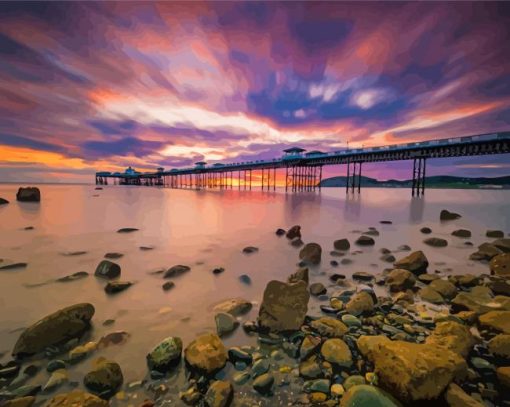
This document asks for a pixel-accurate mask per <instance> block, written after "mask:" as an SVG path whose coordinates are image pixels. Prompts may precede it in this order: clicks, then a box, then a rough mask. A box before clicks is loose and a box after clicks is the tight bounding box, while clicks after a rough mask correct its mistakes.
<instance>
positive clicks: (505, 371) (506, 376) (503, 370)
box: [496, 366, 510, 389]
mask: <svg viewBox="0 0 510 407" xmlns="http://www.w3.org/2000/svg"><path fill="white" fill-rule="evenodd" d="M496 376H497V377H498V380H499V382H500V383H501V384H502V385H503V386H504V387H506V389H510V366H503V367H498V368H497V369H496Z"/></svg>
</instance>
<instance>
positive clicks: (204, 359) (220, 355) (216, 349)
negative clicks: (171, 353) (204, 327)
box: [184, 333, 228, 375]
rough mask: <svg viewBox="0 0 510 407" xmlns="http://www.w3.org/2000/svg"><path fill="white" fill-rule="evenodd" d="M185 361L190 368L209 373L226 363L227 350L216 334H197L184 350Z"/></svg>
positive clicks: (221, 367)
mask: <svg viewBox="0 0 510 407" xmlns="http://www.w3.org/2000/svg"><path fill="white" fill-rule="evenodd" d="M184 358H185V359H186V363H187V364H188V366H190V367H191V368H192V369H194V370H196V371H198V372H200V373H204V374H206V375H211V374H214V373H215V372H217V371H218V370H220V369H223V367H224V366H225V364H226V363H227V358H228V355H227V350H226V348H225V346H224V345H223V342H222V341H221V339H220V338H219V336H218V335H216V334H212V333H207V334H204V335H201V336H199V337H198V338H196V339H195V340H194V341H193V342H191V343H190V344H189V345H188V346H187V347H186V349H185V350H184Z"/></svg>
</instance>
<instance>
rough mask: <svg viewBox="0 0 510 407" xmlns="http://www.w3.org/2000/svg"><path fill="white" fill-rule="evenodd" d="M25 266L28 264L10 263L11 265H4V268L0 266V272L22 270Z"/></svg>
mask: <svg viewBox="0 0 510 407" xmlns="http://www.w3.org/2000/svg"><path fill="white" fill-rule="evenodd" d="M27 266H28V263H11V264H6V265H5V266H0V270H16V269H24V268H26V267H27Z"/></svg>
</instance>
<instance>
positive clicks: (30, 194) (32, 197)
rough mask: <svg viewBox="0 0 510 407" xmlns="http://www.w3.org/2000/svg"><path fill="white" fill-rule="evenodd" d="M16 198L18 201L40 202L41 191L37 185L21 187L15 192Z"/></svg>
mask: <svg viewBox="0 0 510 407" xmlns="http://www.w3.org/2000/svg"><path fill="white" fill-rule="evenodd" d="M16 200H17V201H20V202H40V201H41V191H39V188H37V187H27V188H23V187H21V188H19V189H18V192H17V193H16Z"/></svg>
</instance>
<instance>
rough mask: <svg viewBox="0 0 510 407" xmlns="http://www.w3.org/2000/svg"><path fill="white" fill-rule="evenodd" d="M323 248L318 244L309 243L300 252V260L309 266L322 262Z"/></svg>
mask: <svg viewBox="0 0 510 407" xmlns="http://www.w3.org/2000/svg"><path fill="white" fill-rule="evenodd" d="M321 256H322V248H321V246H320V245H319V244H317V243H307V244H306V245H305V246H304V247H303V248H302V249H301V251H300V252H299V258H300V259H301V260H303V261H304V262H306V263H309V264H319V263H320V262H321Z"/></svg>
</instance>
